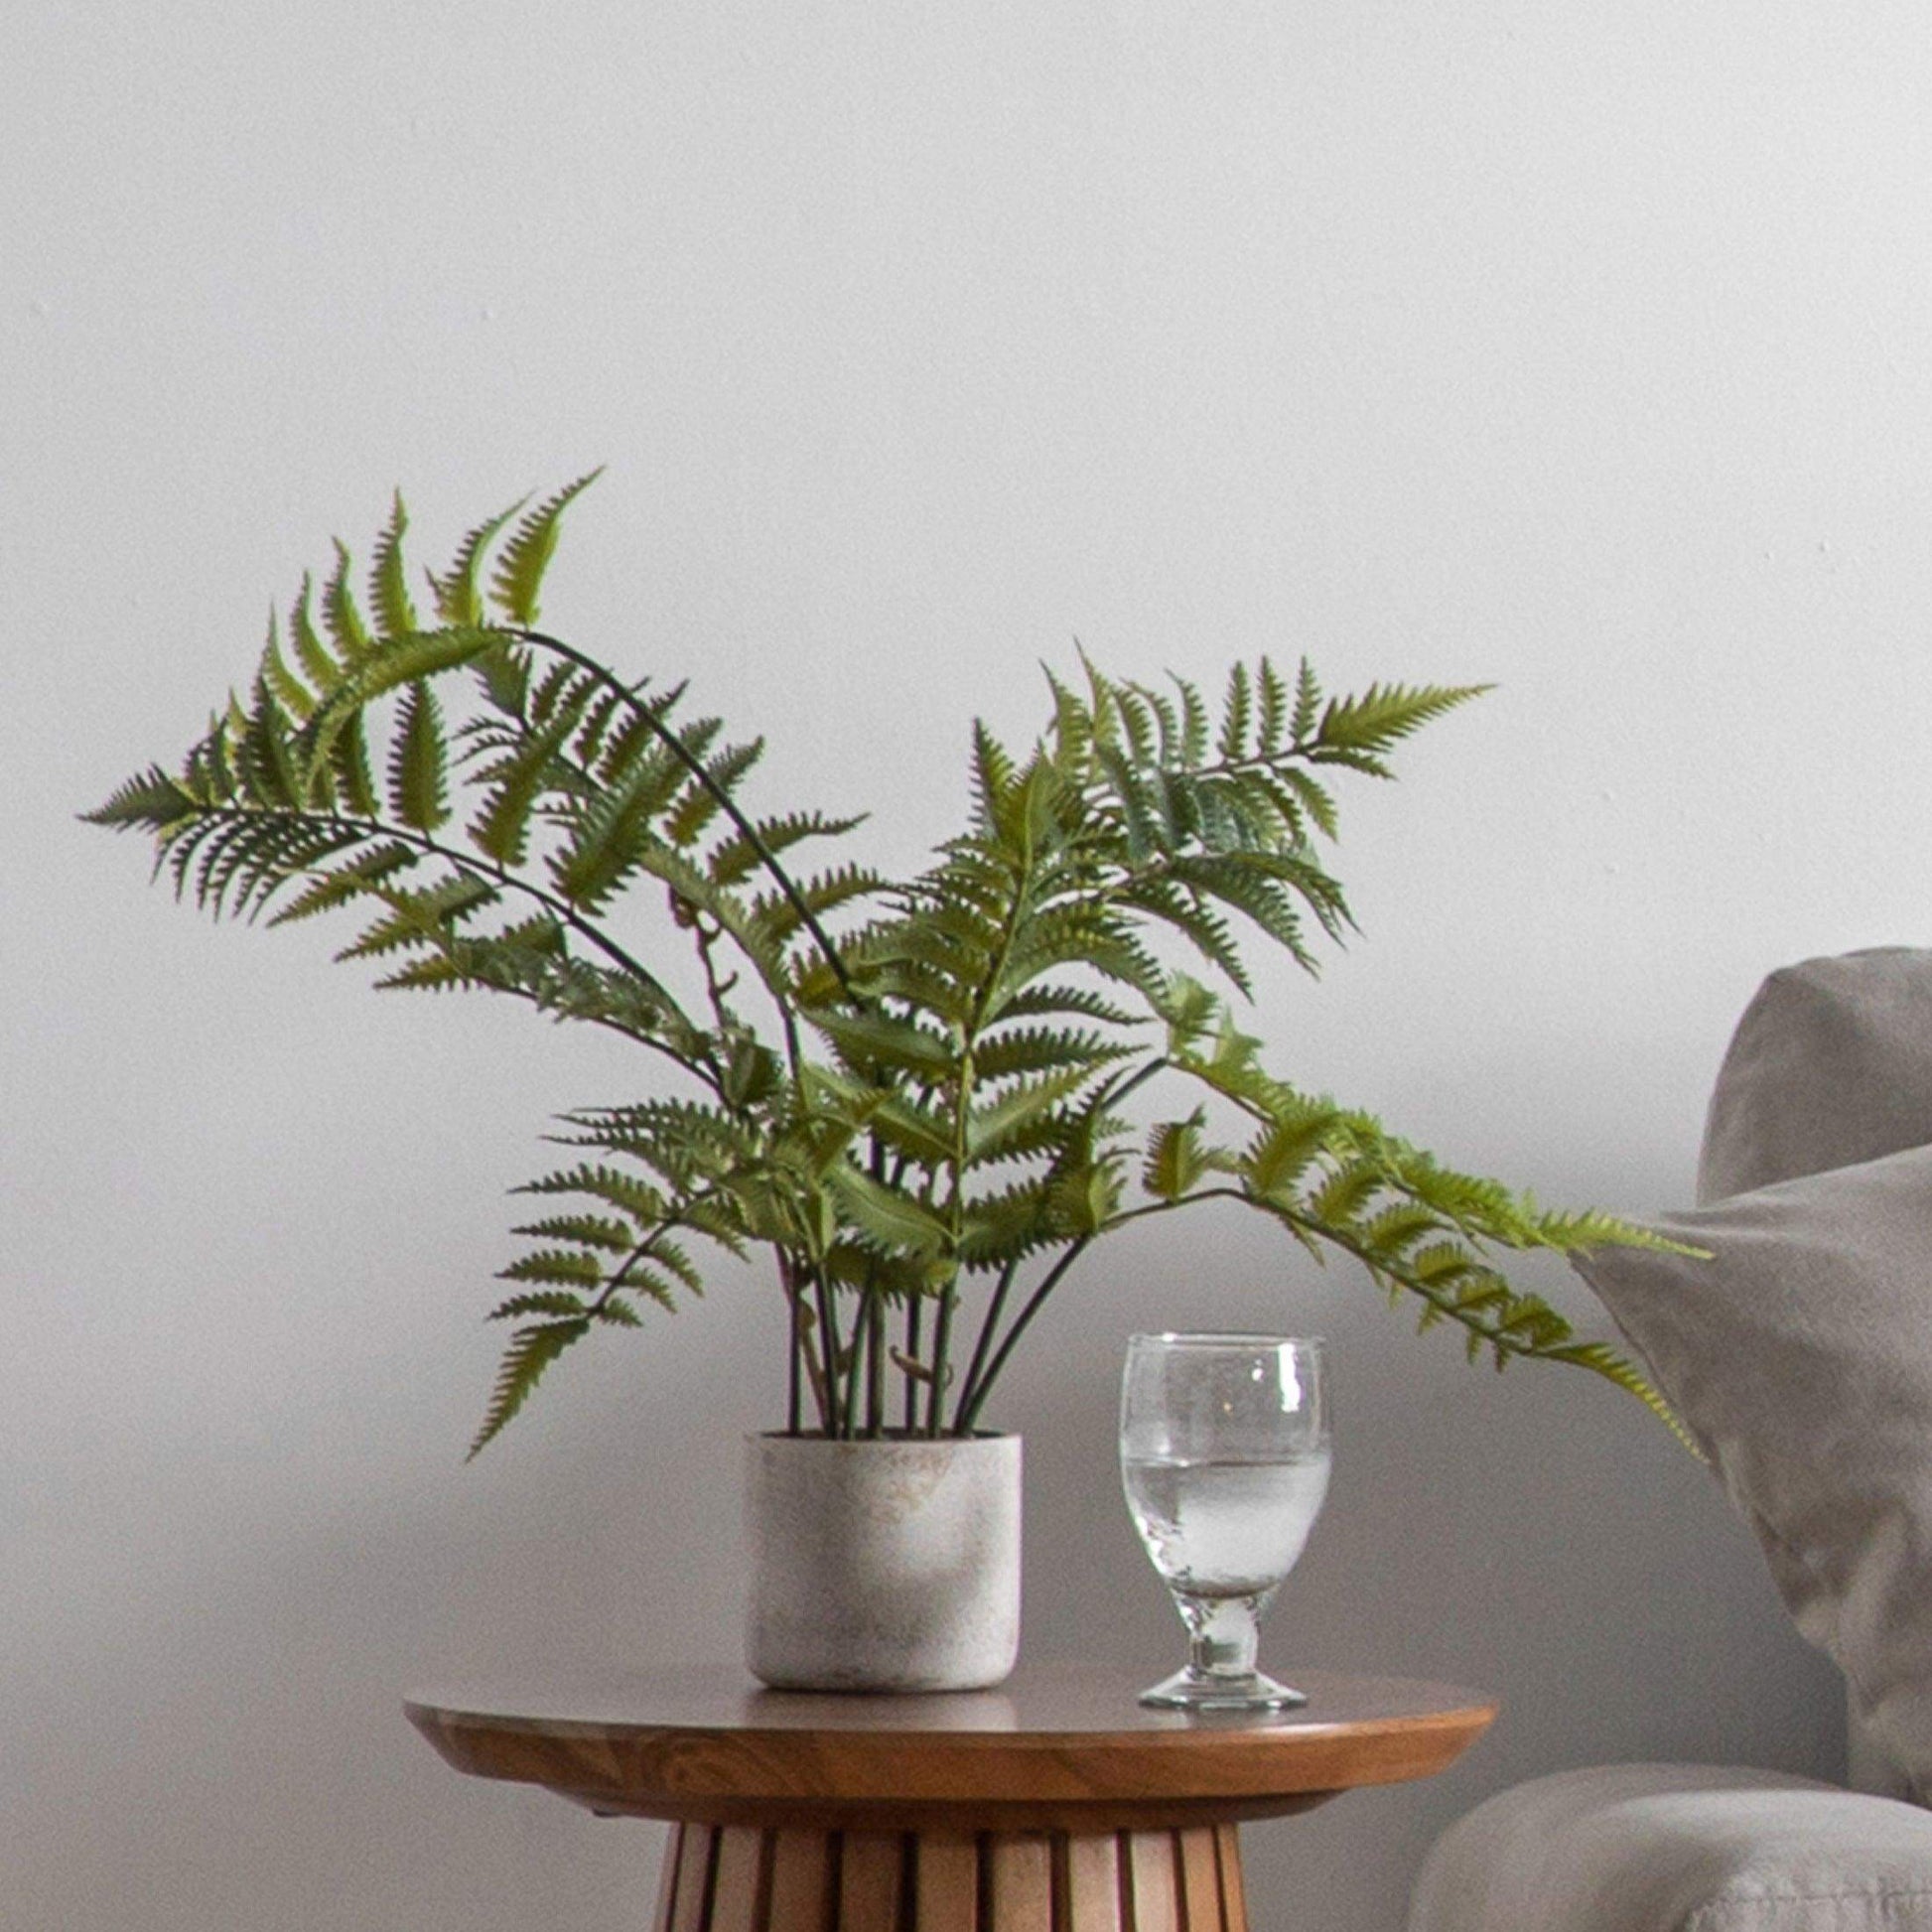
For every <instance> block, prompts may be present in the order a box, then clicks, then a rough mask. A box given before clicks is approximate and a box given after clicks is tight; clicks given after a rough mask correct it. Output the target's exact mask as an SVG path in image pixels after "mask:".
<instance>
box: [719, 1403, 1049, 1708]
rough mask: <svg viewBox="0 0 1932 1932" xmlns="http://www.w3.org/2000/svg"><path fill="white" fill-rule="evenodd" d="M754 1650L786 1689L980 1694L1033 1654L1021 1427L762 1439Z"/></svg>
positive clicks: (755, 1450)
mask: <svg viewBox="0 0 1932 1932" xmlns="http://www.w3.org/2000/svg"><path fill="white" fill-rule="evenodd" d="M745 1478H746V1480H745V1517H746V1532H747V1536H748V1538H749V1541H750V1544H751V1557H752V1592H751V1599H750V1601H749V1603H748V1605H747V1610H746V1624H745V1660H746V1662H747V1663H748V1664H750V1665H751V1667H752V1673H753V1675H754V1676H756V1677H758V1678H759V1679H761V1680H762V1681H763V1682H764V1683H766V1684H768V1685H770V1686H772V1687H773V1689H776V1690H787V1691H975V1690H983V1689H984V1688H985V1687H986V1686H988V1685H990V1684H998V1683H999V1682H1001V1680H1002V1679H1004V1678H1005V1677H1006V1676H1007V1675H1008V1674H1009V1673H1010V1672H1011V1671H1012V1669H1013V1665H1014V1660H1015V1658H1016V1657H1017V1656H1018V1655H1019V1651H1020V1438H1019V1437H1017V1436H976V1437H972V1438H970V1439H967V1440H965V1441H959V1442H944V1441H942V1442H895V1441H892V1440H890V1439H888V1440H885V1441H879V1442H858V1443H836V1442H828V1441H826V1440H824V1439H823V1438H820V1437H811V1436H753V1437H750V1438H748V1439H747V1443H746V1460H745Z"/></svg>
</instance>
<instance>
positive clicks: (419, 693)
mask: <svg viewBox="0 0 1932 1932" xmlns="http://www.w3.org/2000/svg"><path fill="white" fill-rule="evenodd" d="M389 805H390V809H391V810H392V811H393V812H394V813H395V815H396V817H397V818H399V819H400V820H401V821H402V823H403V824H405V825H408V826H411V827H413V828H414V829H415V830H417V831H419V832H434V831H435V830H436V829H437V827H438V826H440V825H442V824H444V823H445V822H446V821H447V820H448V818H449V816H450V788H449V749H448V746H447V744H446V742H445V740H444V737H443V714H442V710H441V708H440V707H439V706H438V704H437V702H436V693H435V692H434V691H433V690H431V689H430V687H429V686H428V685H427V684H424V683H416V684H411V685H410V686H409V687H408V689H407V690H406V691H405V692H404V693H403V700H402V719H401V728H400V729H399V730H398V731H397V733H396V736H395V739H394V742H393V744H392V746H391V748H390V759H389Z"/></svg>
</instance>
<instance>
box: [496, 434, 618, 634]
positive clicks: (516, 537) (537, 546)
mask: <svg viewBox="0 0 1932 1932" xmlns="http://www.w3.org/2000/svg"><path fill="white" fill-rule="evenodd" d="M603 474H604V472H603V467H602V466H601V465H600V466H599V468H597V469H595V470H593V471H592V472H591V473H590V474H589V475H588V476H584V477H579V478H578V479H577V481H576V482H575V483H566V484H565V485H564V487H563V488H562V489H560V490H558V491H557V492H556V494H555V495H553V496H551V497H549V498H548V499H547V500H546V501H544V502H542V503H539V504H538V505H537V507H536V508H535V509H533V510H531V511H529V512H528V513H527V514H526V515H525V516H524V517H523V519H522V520H521V521H520V522H519V523H518V524H517V526H516V528H515V530H514V531H512V532H511V534H510V538H509V541H508V542H507V543H506V544H504V546H503V548H502V551H501V552H500V554H499V555H498V556H497V559H496V568H495V571H494V573H493V574H492V576H491V578H490V595H491V597H492V598H493V600H494V601H495V604H496V606H497V608H498V609H499V610H500V611H502V613H503V614H504V616H505V617H507V618H508V619H509V621H511V622H512V623H515V624H521V625H523V626H524V627H525V628H526V629H527V628H528V627H529V626H530V625H532V624H534V623H535V622H536V621H537V615H538V605H537V597H538V593H539V592H540V591H541V590H542V588H543V574H544V572H545V571H546V570H547V569H548V568H549V567H550V559H551V557H552V556H553V555H554V554H555V553H556V548H557V525H558V522H559V521H560V519H561V518H562V516H563V513H564V511H565V510H566V509H568V508H569V507H570V505H571V503H572V501H573V500H574V499H575V498H576V497H578V496H580V495H582V494H583V492H584V491H585V490H587V489H588V488H589V487H590V486H591V484H592V483H595V482H596V481H597V480H598V478H599V477H601V476H602V475H603Z"/></svg>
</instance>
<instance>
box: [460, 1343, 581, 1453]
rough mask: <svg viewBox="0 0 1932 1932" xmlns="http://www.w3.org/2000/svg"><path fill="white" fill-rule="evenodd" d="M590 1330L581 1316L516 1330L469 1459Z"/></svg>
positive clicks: (498, 1432) (489, 1441)
mask: <svg viewBox="0 0 1932 1932" xmlns="http://www.w3.org/2000/svg"><path fill="white" fill-rule="evenodd" d="M590 1330H591V1324H590V1321H589V1319H588V1318H587V1317H585V1316H582V1315H578V1316H574V1317H571V1318H569V1319H565V1320H560V1321H541V1322H537V1323H534V1324H533V1325H532V1326H530V1327H527V1328H519V1329H518V1330H517V1331H516V1334H515V1337H514V1338H513V1339H512V1340H511V1342H510V1345H509V1347H508V1348H507V1349H506V1350H505V1351H504V1354H503V1360H502V1365H501V1366H500V1367H499V1368H498V1370H497V1372H496V1386H495V1388H494V1390H493V1391H492V1392H491V1395H490V1399H489V1408H488V1410H487V1412H486V1413H485V1414H484V1416H483V1427H482V1428H481V1429H480V1430H478V1432H477V1435H476V1440H475V1441H474V1442H472V1443H471V1445H470V1453H469V1456H468V1458H467V1459H468V1460H470V1461H473V1462H474V1461H475V1460H476V1458H477V1457H478V1456H479V1455H480V1454H481V1453H482V1452H483V1449H485V1448H487V1447H488V1445H489V1444H490V1443H491V1442H492V1441H493V1440H494V1439H495V1438H496V1437H497V1436H499V1435H501V1433H502V1431H503V1429H504V1427H505V1426H506V1425H507V1424H508V1423H509V1422H511V1421H512V1420H513V1419H514V1418H515V1416H516V1414H517V1412H518V1411H519V1410H520V1409H521V1408H522V1407H523V1405H524V1404H525V1403H526V1402H527V1401H529V1399H530V1395H531V1392H532V1391H533V1390H534V1389H535V1388H536V1385H537V1383H538V1382H539V1381H540V1380H541V1379H542V1377H543V1373H544V1371H545V1370H546V1369H547V1368H548V1367H549V1366H550V1364H551V1363H552V1362H554V1361H555V1360H556V1359H557V1357H558V1356H559V1355H561V1354H562V1353H563V1352H564V1350H565V1349H566V1348H568V1347H570V1346H571V1344H572V1343H574V1342H579V1341H582V1340H583V1338H584V1337H585V1336H586V1335H587V1334H589V1333H590Z"/></svg>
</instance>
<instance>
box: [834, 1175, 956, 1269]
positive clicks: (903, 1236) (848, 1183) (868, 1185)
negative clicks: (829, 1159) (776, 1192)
mask: <svg viewBox="0 0 1932 1932" xmlns="http://www.w3.org/2000/svg"><path fill="white" fill-rule="evenodd" d="M826 1178H827V1183H828V1185H829V1186H830V1188H831V1190H832V1192H833V1193H834V1194H835V1195H836V1196H837V1197H838V1201H839V1205H840V1206H841V1207H842V1208H843V1209H844V1211H845V1213H846V1214H847V1215H848V1216H849V1217H850V1219H851V1224H852V1225H853V1226H854V1227H856V1228H857V1229H858V1230H859V1232H860V1233H861V1234H864V1235H866V1236H868V1237H869V1238H870V1239H872V1240H874V1241H877V1242H879V1243H880V1244H881V1246H883V1247H886V1248H904V1249H907V1250H909V1251H910V1252H912V1253H914V1254H917V1255H925V1256H931V1255H938V1254H940V1253H942V1252H944V1251H945V1249H947V1248H948V1247H949V1246H950V1245H951V1241H952V1231H951V1229H949V1228H948V1227H947V1225H946V1223H945V1222H944V1221H942V1220H941V1219H940V1218H939V1216H938V1215H937V1214H935V1213H934V1212H933V1211H932V1209H931V1208H929V1207H926V1206H924V1205H922V1204H921V1203H920V1202H918V1201H916V1200H913V1199H912V1198H911V1197H910V1196H909V1195H907V1194H904V1193H901V1192H900V1191H899V1190H898V1189H897V1188H894V1187H888V1186H887V1185H886V1184H885V1183H884V1182H883V1181H879V1180H875V1179H874V1178H873V1177H872V1175H871V1174H869V1173H862V1172H861V1171H860V1170H859V1169H858V1168H855V1167H852V1166H851V1165H849V1164H848V1163H844V1162H841V1163H840V1164H839V1165H838V1166H837V1167H835V1168H834V1169H833V1170H832V1171H831V1173H829V1174H828V1175H827V1177H826Z"/></svg>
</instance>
